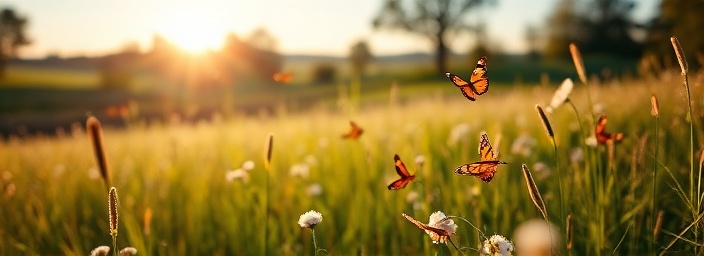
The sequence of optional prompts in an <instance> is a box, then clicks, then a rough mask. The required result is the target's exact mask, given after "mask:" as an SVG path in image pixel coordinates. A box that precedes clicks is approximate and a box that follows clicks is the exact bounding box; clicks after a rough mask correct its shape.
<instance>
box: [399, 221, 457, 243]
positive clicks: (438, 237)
mask: <svg viewBox="0 0 704 256" xmlns="http://www.w3.org/2000/svg"><path fill="white" fill-rule="evenodd" d="M401 215H403V217H406V219H408V221H410V222H411V223H413V224H415V225H416V226H418V228H420V229H422V230H424V231H425V233H428V235H430V239H432V240H433V242H436V243H445V242H446V241H449V242H450V243H451V244H452V246H455V248H457V246H456V245H455V243H453V242H452V239H450V236H451V235H454V233H453V232H452V231H450V230H445V229H441V228H435V227H431V226H428V225H426V224H425V223H423V222H420V221H418V220H416V219H414V218H413V217H411V216H408V215H407V214H405V213H401Z"/></svg>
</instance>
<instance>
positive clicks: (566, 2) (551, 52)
mask: <svg viewBox="0 0 704 256" xmlns="http://www.w3.org/2000/svg"><path fill="white" fill-rule="evenodd" d="M582 30H584V28H583V27H581V26H580V23H579V16H578V14H577V12H576V10H575V3H574V0H560V2H558V4H557V5H556V6H555V10H554V11H553V13H552V14H551V15H550V16H549V17H548V20H547V41H546V42H545V48H544V49H543V54H544V55H545V57H547V58H551V59H556V58H566V57H567V56H569V49H568V45H569V44H570V43H571V42H578V41H580V39H579V35H580V34H581V32H582Z"/></svg>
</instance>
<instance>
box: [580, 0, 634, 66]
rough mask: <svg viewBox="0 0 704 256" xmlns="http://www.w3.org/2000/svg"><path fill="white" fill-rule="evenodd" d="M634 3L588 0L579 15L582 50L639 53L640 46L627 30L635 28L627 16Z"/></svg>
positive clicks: (617, 53)
mask: <svg viewBox="0 0 704 256" xmlns="http://www.w3.org/2000/svg"><path fill="white" fill-rule="evenodd" d="M635 6H636V4H635V2H633V1H631V0H592V2H591V4H590V5H588V6H587V8H585V9H584V10H585V12H584V14H583V15H582V17H583V20H584V22H585V24H587V33H586V35H585V36H586V37H585V38H584V42H582V43H581V45H580V48H582V49H583V51H585V52H594V53H601V54H609V55H616V56H620V57H630V58H637V57H639V56H640V55H641V53H642V49H643V47H642V44H641V43H640V42H637V41H636V40H635V39H634V38H633V36H632V33H631V32H632V31H633V30H634V29H635V28H636V24H635V23H634V22H633V21H632V20H631V17H630V14H631V11H633V10H634V8H635Z"/></svg>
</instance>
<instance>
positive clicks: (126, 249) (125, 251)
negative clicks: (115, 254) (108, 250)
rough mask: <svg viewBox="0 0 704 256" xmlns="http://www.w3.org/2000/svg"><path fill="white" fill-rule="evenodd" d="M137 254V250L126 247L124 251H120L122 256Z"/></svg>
mask: <svg viewBox="0 0 704 256" xmlns="http://www.w3.org/2000/svg"><path fill="white" fill-rule="evenodd" d="M135 254H137V249H135V248H134V247H125V248H124V249H122V250H120V256H132V255H135Z"/></svg>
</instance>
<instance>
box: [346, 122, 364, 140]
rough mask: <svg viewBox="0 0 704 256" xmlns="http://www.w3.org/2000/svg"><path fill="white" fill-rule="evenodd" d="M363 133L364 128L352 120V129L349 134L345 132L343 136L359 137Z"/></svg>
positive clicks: (348, 137)
mask: <svg viewBox="0 0 704 256" xmlns="http://www.w3.org/2000/svg"><path fill="white" fill-rule="evenodd" d="M362 133H364V129H362V127H359V125H357V123H355V122H352V121H350V131H349V132H348V133H347V134H343V135H342V138H343V139H357V138H359V136H362Z"/></svg>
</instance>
